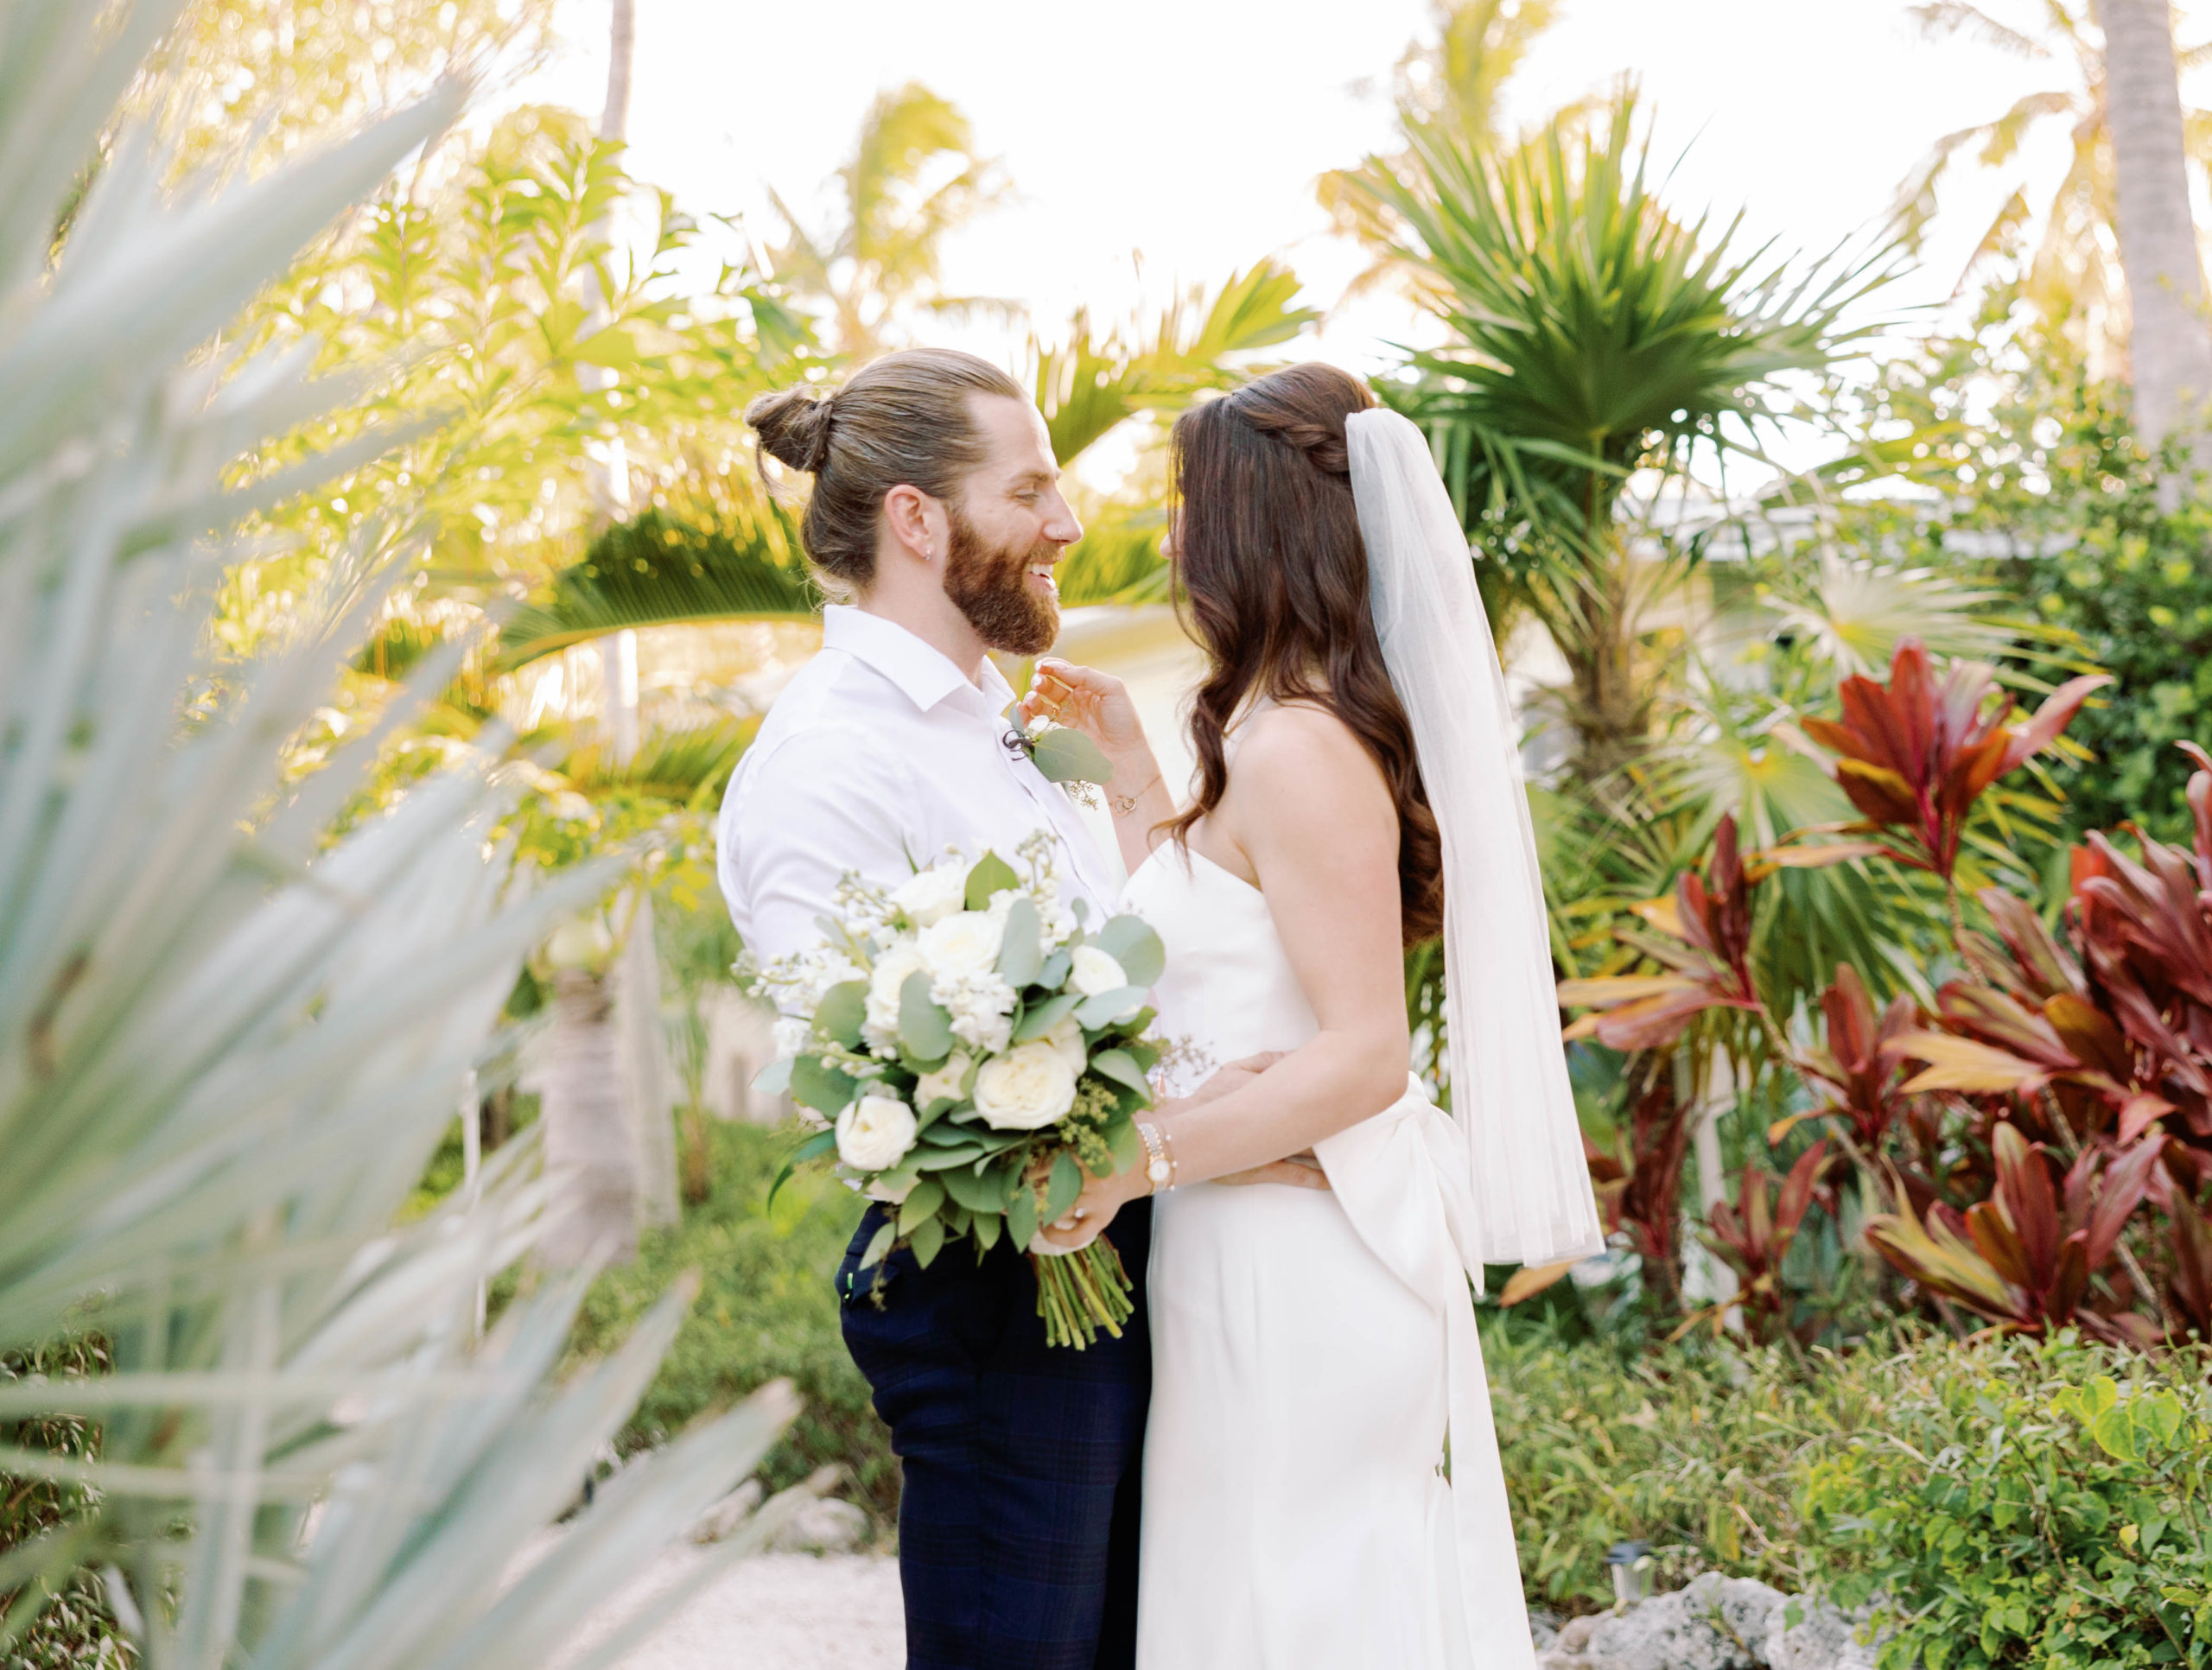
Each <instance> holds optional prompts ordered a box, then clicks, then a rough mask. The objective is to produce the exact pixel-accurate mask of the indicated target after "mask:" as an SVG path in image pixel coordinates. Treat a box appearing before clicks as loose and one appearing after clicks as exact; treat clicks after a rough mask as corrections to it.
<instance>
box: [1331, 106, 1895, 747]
mask: <svg viewBox="0 0 2212 1670" xmlns="http://www.w3.org/2000/svg"><path fill="white" fill-rule="evenodd" d="M1647 161H1648V148H1647V146H1646V145H1645V144H1644V143H1642V142H1639V141H1638V139H1637V137H1636V104H1635V99H1634V97H1633V95H1632V94H1631V95H1627V96H1624V97H1623V98H1621V99H1619V100H1618V102H1617V103H1616V104H1615V105H1614V107H1613V109H1612V111H1611V115H1610V118H1609V119H1608V120H1607V121H1606V122H1605V124H1603V125H1602V126H1601V127H1599V128H1596V129H1595V130H1592V131H1591V132H1589V133H1588V134H1587V135H1586V137H1583V138H1581V139H1580V140H1579V141H1576V142H1574V143H1569V142H1568V141H1567V140H1566V139H1565V138H1563V137H1562V136H1561V135H1560V132H1559V130H1557V129H1554V130H1549V131H1548V132H1545V133H1542V134H1541V135H1539V136H1537V137H1535V138H1533V139H1530V140H1529V141H1526V142H1524V143H1522V144H1521V145H1520V146H1518V147H1516V149H1513V150H1512V151H1511V152H1510V153H1508V154H1507V155H1505V156H1502V157H1498V158H1495V159H1493V158H1491V156H1488V155H1487V154H1486V153H1485V152H1484V149H1482V147H1481V146H1480V145H1479V144H1478V143H1477V142H1475V141H1472V140H1470V139H1467V138H1465V137H1453V136H1452V135H1450V134H1448V133H1446V132H1443V131H1440V130H1418V131H1415V132H1414V133H1412V134H1410V135H1409V136H1408V143H1407V151H1406V156H1405V158H1404V160H1403V161H1402V162H1400V163H1399V164H1397V165H1396V166H1395V167H1385V166H1383V163H1382V162H1381V161H1380V159H1376V160H1373V161H1371V162H1370V164H1369V165H1368V166H1367V167H1366V168H1363V169H1362V170H1360V171H1359V172H1358V173H1357V175H1354V176H1352V181H1353V187H1354V189H1356V190H1357V191H1359V192H1361V193H1363V194H1368V195H1370V196H1371V197H1372V198H1373V199H1374V200H1375V201H1376V204H1377V206H1378V207H1380V208H1383V209H1387V210H1388V211H1389V213H1391V214H1392V215H1394V216H1395V217H1396V219H1398V221H1399V222H1400V223H1401V224H1402V225H1403V227H1404V229H1405V231H1404V234H1403V237H1402V239H1401V240H1400V241H1399V242H1397V243H1396V244H1393V245H1392V252H1393V253H1394V255H1395V257H1396V258H1398V259H1399V260H1402V261H1403V262H1405V263H1406V264H1408V265H1409V266H1411V267H1413V268H1414V269H1416V270H1418V271H1419V273H1420V275H1421V282H1422V283H1424V284H1425V285H1427V286H1428V287H1430V288H1431V289H1432V290H1433V295H1434V300H1433V302H1432V304H1431V305H1432V306H1433V309H1434V311H1435V312H1436V314H1437V315H1438V316H1439V318H1440V320H1441V321H1442V322H1443V324H1444V325H1445V327H1446V328H1447V330H1448V331H1449V332H1450V333H1451V339H1452V340H1451V342H1450V344H1449V346H1445V347H1442V348H1439V349H1437V350H1435V351H1433V352H1423V353H1419V354H1415V355H1414V356H1413V357H1412V359H1410V361H1409V365H1408V369H1409V371H1411V372H1412V373H1413V374H1414V380H1413V381H1411V382H1408V383H1406V384H1401V385H1399V386H1398V387H1396V388H1395V389H1392V390H1389V391H1388V393H1389V397H1390V398H1391V399H1393V400H1394V401H1395V402H1396V403H1399V404H1401V405H1402V408H1403V409H1404V410H1406V411H1408V413H1409V414H1410V415H1412V416H1414V417H1415V418H1417V419H1418V420H1419V421H1420V422H1422V423H1423V424H1424V425H1425V426H1426V427H1427V429H1428V430H1429V432H1430V434H1431V436H1432V438H1433V443H1434V445H1435V447H1436V448H1437V451H1438V455H1439V458H1440V461H1441V465H1442V467H1443V470H1444V473H1445V479H1446V482H1447V483H1448V485H1449V486H1451V489H1452V495H1453V498H1454V499H1455V501H1456V502H1457V504H1458V505H1459V509H1460V513H1461V515H1462V517H1463V518H1465V524H1466V527H1467V530H1468V534H1469V537H1470V539H1471V541H1472V542H1473V543H1475V545H1476V546H1477V548H1478V549H1479V550H1480V551H1481V552H1482V553H1483V555H1484V557H1485V558H1487V559H1489V560H1488V561H1485V562H1484V563H1483V564H1482V565H1481V572H1482V575H1483V578H1484V583H1485V587H1486V589H1487V590H1488V591H1489V592H1490V593H1491V594H1493V595H1494V596H1496V597H1497V599H1498V600H1500V601H1501V602H1503V603H1505V604H1507V605H1509V606H1517V607H1522V608H1526V609H1528V610H1529V611H1530V612H1531V613H1533V614H1534V615H1535V618H1536V619H1538V620H1539V621H1540V622H1541V624H1542V625H1543V627H1544V629H1545V631H1546V632H1548V633H1549V635H1550V637H1551V638H1552V640H1553V642H1554V644H1555V645H1557V646H1558V648H1559V651H1560V654H1561V655H1562V656H1563V657H1565V659H1566V661H1567V667H1568V670H1569V673H1570V676H1571V681H1570V684H1569V686H1568V688H1567V691H1566V692H1565V702H1566V716H1567V721H1568V723H1569V725H1570V726H1571V727H1572V729H1573V734H1574V737H1575V741H1576V747H1575V758H1574V760H1573V768H1574V773H1575V775H1576V777H1577V778H1578V779H1579V780H1580V782H1581V783H1582V784H1585V785H1586V786H1595V785H1598V784H1601V783H1603V782H1605V780H1606V779H1607V778H1609V777H1611V775H1612V774H1613V773H1615V772H1618V770H1619V769H1620V768H1621V767H1623V766H1624V765H1628V764H1630V762H1631V761H1633V760H1634V759H1637V757H1638V756H1639V755H1640V754H1641V753H1642V752H1643V750H1644V748H1645V746H1646V745H1647V741H1648V737H1649V728H1650V722H1651V715H1652V711H1653V703H1654V702H1655V700H1656V692H1657V689H1658V688H1659V677H1658V673H1659V669H1658V668H1657V667H1656V665H1655V664H1654V657H1653V653H1652V651H1651V649H1650V648H1649V646H1647V645H1644V644H1643V641H1642V639H1643V632H1644V629H1645V626H1646V625H1647V624H1648V621H1649V615H1650V613H1651V610H1652V608H1653V606H1654V605H1655V603H1656V601H1657V600H1659V599H1660V598H1661V597H1662V596H1663V595H1664V594H1665V593H1666V592H1667V591H1668V590H1669V587H1671V585H1672V583H1673V581H1674V580H1675V578H1676V577H1677V576H1678V575H1679V574H1680V573H1681V568H1682V564H1683V562H1684V561H1685V560H1686V557H1687V555H1688V553H1687V552H1686V551H1685V549H1683V548H1682V547H1681V545H1680V544H1679V543H1666V544H1665V545H1663V547H1662V549H1664V551H1665V553H1666V554H1665V556H1663V558H1662V560H1660V561H1657V562H1653V561H1649V560H1644V559H1643V558H1639V557H1637V556H1635V555H1633V553H1632V551H1631V549H1630V540H1629V539H1628V537H1627V536H1626V530H1624V528H1623V527H1622V526H1621V524H1620V523H1619V519H1618V514H1617V513H1618V509H1619V507H1620V504H1621V498H1622V494H1623V491H1624V487H1625V486H1626V485H1627V482H1628V480H1629V478H1630V475H1631V473H1634V472H1636V471H1637V470H1639V469H1658V470H1662V471H1669V472H1678V471H1679V470H1680V467H1681V465H1682V463H1683V462H1684V460H1686V458H1687V457H1688V454H1689V452H1690V450H1691V448H1694V447H1698V446H1706V447H1710V448H1716V449H1719V450H1720V451H1723V452H1726V451H1732V450H1744V449H1747V448H1748V447H1749V446H1750V445H1751V441H1749V440H1748V439H1747V438H1746V431H1751V432H1753V433H1755V432H1756V429H1758V426H1760V425H1762V424H1764V423H1765V422H1770V421H1771V420H1772V419H1773V418H1775V417H1776V416H1777V415H1778V414H1779V413H1780V412H1781V411H1782V410H1784V409H1785V401H1786V398H1787V397H1786V396H1785V395H1784V394H1783V391H1782V390H1781V388H1780V387H1779V386H1778V384H1779V380H1780V379H1784V378H1788V377H1789V376H1790V375H1792V374H1804V373H1815V372H1819V371H1822V370H1824V369H1825V368H1827V366H1828V365H1831V364H1833V363H1834V361H1835V360H1836V359H1838V358H1839V357H1840V355H1841V354H1842V353H1844V352H1847V350H1848V346H1849V344H1850V343H1852V342H1853V340H1857V339H1858V338H1859V337H1860V336H1862V335H1864V334H1866V333H1867V331H1869V330H1871V329H1872V325H1871V324H1867V325H1861V326H1859V327H1850V326H1847V323H1846V322H1845V315H1846V314H1847V311H1848V310H1850V309H1852V308H1853V307H1854V306H1856V305H1857V304H1858V303H1859V302H1861V301H1862V300H1863V298H1864V297H1865V296H1866V294H1867V292H1868V291H1869V290H1871V289H1873V288H1874V287H1875V286H1876V285H1877V284H1878V283H1881V282H1883V279H1884V277H1885V274H1884V273H1883V272H1881V271H1878V270H1876V265H1875V263H1874V262H1873V261H1872V260H1867V261H1860V262H1857V263H1848V262H1847V263H1843V264H1815V266H1814V267H1813V268H1812V269H1810V270H1806V271H1803V272H1802V273H1801V272H1798V271H1796V270H1794V269H1793V267H1792V265H1791V264H1789V263H1788V262H1786V261H1780V260H1772V259H1770V258H1768V257H1767V255H1766V252H1765V251H1764V250H1760V251H1753V252H1751V254H1749V255H1738V254H1737V253H1735V252H1734V251H1732V247H1731V246H1732V243H1733V240H1734V238H1735V234H1736V231H1737V226H1738V225H1739V224H1740V222H1735V223H1731V224H1729V225H1726V226H1722V227H1719V228H1717V229H1715V228H1712V227H1709V226H1708V225H1707V223H1706V222H1704V221H1702V220H1700V221H1699V222H1696V223H1694V224H1685V223H1684V222H1682V221H1681V220H1678V219H1675V217H1674V216H1673V215H1672V214H1670V213H1668V211H1667V210H1666V209H1665V208H1664V207H1663V206H1662V205H1661V204H1660V202H1659V201H1658V200H1657V199H1656V197H1655V196H1654V195H1653V194H1652V192H1651V189H1650V187H1649V185H1648V183H1647V181H1646V176H1645V168H1646V163H1647Z"/></svg>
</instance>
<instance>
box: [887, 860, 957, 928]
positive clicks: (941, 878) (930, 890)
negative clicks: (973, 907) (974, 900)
mask: <svg viewBox="0 0 2212 1670" xmlns="http://www.w3.org/2000/svg"><path fill="white" fill-rule="evenodd" d="M967 898H968V870H967V867H966V866H964V865H961V864H941V865H939V866H938V867H937V868H935V869H933V870H921V871H918V872H916V873H914V874H913V875H912V876H910V877H909V878H907V879H906V881H904V882H902V883H901V884H900V885H899V886H898V887H896V888H895V889H893V892H892V894H891V902H892V903H893V905H897V906H898V907H899V909H900V910H902V911H905V912H906V916H907V919H908V920H909V921H911V922H912V924H914V925H915V926H916V927H917V928H927V927H930V926H931V925H932V924H936V923H939V922H942V921H944V918H947V917H949V916H950V915H951V914H952V913H953V912H954V911H957V910H958V909H959V908H960V907H961V905H963V903H965V902H966V900H967Z"/></svg>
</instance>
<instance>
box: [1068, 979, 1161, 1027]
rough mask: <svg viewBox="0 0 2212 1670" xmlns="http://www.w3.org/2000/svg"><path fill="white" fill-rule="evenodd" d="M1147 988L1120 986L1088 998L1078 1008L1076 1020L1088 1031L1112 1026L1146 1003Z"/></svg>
mask: <svg viewBox="0 0 2212 1670" xmlns="http://www.w3.org/2000/svg"><path fill="white" fill-rule="evenodd" d="M1144 994H1145V988H1144V987H1141V986H1120V987H1116V988H1115V989H1114V990H1112V991H1110V992H1101V993H1099V994H1098V995H1097V996H1096V997H1087V998H1085V999H1084V1000H1083V1001H1082V1002H1081V1003H1079V1004H1077V1006H1076V1012H1075V1018H1076V1019H1077V1020H1078V1021H1080V1022H1081V1023H1082V1024H1083V1025H1084V1028H1085V1029H1086V1030H1088V1031H1091V1032H1096V1030H1097V1029H1098V1028H1099V1027H1101V1026H1110V1025H1113V1024H1114V1023H1115V1022H1116V1021H1117V1020H1119V1019H1122V1017H1123V1016H1124V1015H1127V1014H1129V1013H1133V1012H1134V1011H1135V1010H1136V1009H1138V1008H1140V1007H1141V1006H1143V1003H1144Z"/></svg>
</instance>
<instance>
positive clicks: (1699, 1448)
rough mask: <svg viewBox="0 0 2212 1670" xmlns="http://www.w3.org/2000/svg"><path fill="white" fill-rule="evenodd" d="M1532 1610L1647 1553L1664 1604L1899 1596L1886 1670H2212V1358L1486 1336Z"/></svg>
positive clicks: (2031, 1348) (2077, 1346)
mask: <svg viewBox="0 0 2212 1670" xmlns="http://www.w3.org/2000/svg"><path fill="white" fill-rule="evenodd" d="M1484 1349H1485V1351H1486V1352H1487V1354H1488V1358H1489V1365H1490V1371H1491V1391H1492V1397H1493V1400H1494V1401H1495V1405H1496V1408H1497V1426H1498V1439H1499V1443H1500V1445H1501V1446H1502V1448H1503V1452H1504V1459H1505V1475H1506V1484H1507V1488H1508V1490H1509V1492H1510V1495H1511V1498H1512V1502H1513V1513H1514V1525H1515V1530H1516V1533H1517V1535H1518V1537H1519V1540H1520V1545H1521V1565H1522V1576H1523V1578H1525V1579H1526V1581H1527V1584H1528V1586H1529V1596H1530V1598H1531V1599H1533V1600H1540V1601H1541V1602H1544V1603H1548V1604H1550V1605H1552V1606H1554V1607H1555V1608H1558V1609H1560V1610H1565V1611H1570V1612H1571V1611H1586V1610H1591V1608H1592V1607H1593V1606H1595V1605H1599V1604H1603V1603H1605V1602H1608V1601H1610V1600H1611V1585H1610V1584H1609V1582H1608V1580H1607V1575H1606V1572H1605V1568H1604V1566H1603V1565H1602V1564H1601V1560H1602V1557H1603V1555H1604V1553H1605V1549H1606V1548H1607V1547H1608V1546H1611V1544H1612V1543H1615V1542H1618V1541H1624V1540H1629V1539H1631V1538H1633V1539H1637V1540H1643V1541H1645V1542H1648V1543H1650V1544H1651V1545H1653V1546H1654V1549H1655V1551H1656V1554H1657V1557H1658V1558H1657V1564H1658V1568H1659V1569H1658V1572H1657V1578H1658V1580H1659V1582H1660V1584H1662V1586H1670V1585H1672V1584H1677V1583H1679V1582H1681V1580H1683V1579H1684V1578H1688V1576H1689V1575H1691V1574H1692V1573H1694V1572H1699V1571H1702V1570H1708V1569H1710V1570H1718V1571H1721V1572H1727V1573H1729V1574H1730V1575H1732V1576H1740V1577H1753V1578H1761V1579H1763V1580H1764V1581H1766V1582H1769V1583H1771V1584H1775V1585H1776V1586H1777V1587H1778V1588H1782V1589H1785V1590H1789V1591H1793V1592H1801V1593H1802V1592H1808V1591H1816V1592H1821V1593H1825V1594H1827V1595H1829V1596H1831V1597H1833V1598H1834V1599H1835V1600H1836V1601H1838V1602H1839V1603H1841V1604H1843V1605H1846V1606H1849V1607H1856V1606H1859V1605H1862V1604H1867V1603H1877V1602H1878V1601H1880V1600H1881V1598H1882V1597H1887V1600H1886V1604H1885V1611H1884V1612H1883V1614H1882V1621H1883V1622H1885V1624H1886V1625H1887V1626H1888V1627H1891V1628H1893V1629H1896V1631H1897V1633H1896V1634H1895V1635H1893V1636H1892V1637H1891V1640H1890V1641H1889V1642H1888V1643H1887V1644H1886V1645H1885V1648H1884V1658H1883V1662H1884V1665H1885V1670H1889V1667H1895V1670H1903V1667H1907V1666H1913V1665H1921V1664H1924V1665H1926V1666H1928V1667H1929V1670H1947V1667H1964V1670H1975V1667H1983V1666H1996V1665H2022V1666H2025V1665H2031V1664H2032V1665H2037V1666H2049V1667H2053V1670H2072V1667H2075V1666H2088V1665H2091V1664H2097V1665H2107V1664H2109V1665H2155V1664H2182V1665H2202V1664H2205V1663H2208V1662H2212V1526H2208V1523H2207V1513H2206V1509H2207V1507H2208V1502H2207V1490H2206V1481H2207V1465H2208V1464H2207V1461H2206V1454H2207V1451H2206V1445H2207V1444H2208V1441H2212V1390H2208V1388H2207V1385H2206V1373H2207V1370H2208V1368H2212V1359H2208V1356H2206V1355H2205V1354H2202V1353H2198V1354H2186V1353H2184V1354H2176V1355H2170V1356H2159V1357H2145V1356H2141V1355H2139V1354H2136V1353H2133V1352H2122V1351H2116V1350H2113V1349H2107V1348H2104V1347H2099V1346H2092V1345H2088V1344H2084V1343H2082V1342H2081V1341H2080V1340H2079V1339H2078V1338H2076V1337H2074V1336H2073V1335H2071V1334H2063V1335H2061V1336H2059V1337H2057V1338H2056V1339H2053V1340H2050V1341H2048V1342H2037V1341H2033V1340H2029V1339H2025V1338H2015V1339H2012V1340H2010V1341H2001V1342H1995V1343H1981V1344H1978V1345H1974V1346H1965V1345H1961V1344H1959V1343H1955V1342H1954V1341H1952V1340H1950V1339H1948V1338H1941V1337H1939V1338H1925V1339H1916V1340H1908V1341H1906V1342H1904V1343H1903V1344H1902V1345H1901V1346H1900V1347H1899V1348H1898V1349H1893V1350H1886V1351H1885V1350H1880V1349H1863V1350H1859V1351H1856V1352H1853V1353H1851V1354H1849V1355H1847V1356H1834V1355H1832V1354H1830V1353H1827V1352H1825V1351H1820V1352H1815V1353H1813V1354H1811V1355H1810V1356H1805V1357H1799V1356H1795V1355H1793V1354H1791V1353H1789V1352H1787V1351H1786V1350H1783V1349H1770V1350H1757V1349H1754V1350H1745V1351H1738V1350H1737V1349H1733V1348H1732V1347H1729V1346H1726V1345H1725V1344H1724V1345H1721V1346H1718V1347H1716V1346H1712V1345H1707V1344H1704V1343H1698V1344H1696V1345H1694V1346H1689V1345H1679V1346H1675V1347H1673V1348H1670V1349H1667V1350H1664V1351H1662V1352H1659V1353H1657V1354H1655V1355H1654V1356H1650V1357H1649V1358H1645V1359H1643V1360H1641V1361H1637V1362H1630V1363H1626V1364H1624V1363H1623V1362H1621V1361H1620V1360H1619V1358H1618V1357H1617V1356H1615V1355H1614V1354H1613V1353H1612V1351H1611V1350H1610V1349H1607V1348H1606V1347H1605V1346H1603V1345H1597V1344H1586V1345H1577V1346H1573V1347H1565V1348H1562V1347H1560V1346H1558V1345H1555V1344H1552V1343H1548V1342H1545V1341H1543V1340H1541V1338H1532V1337H1529V1335H1528V1334H1527V1332H1526V1331H1525V1330H1505V1329H1503V1328H1498V1329H1492V1330H1487V1332H1486V1337H1485V1341H1484Z"/></svg>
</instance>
